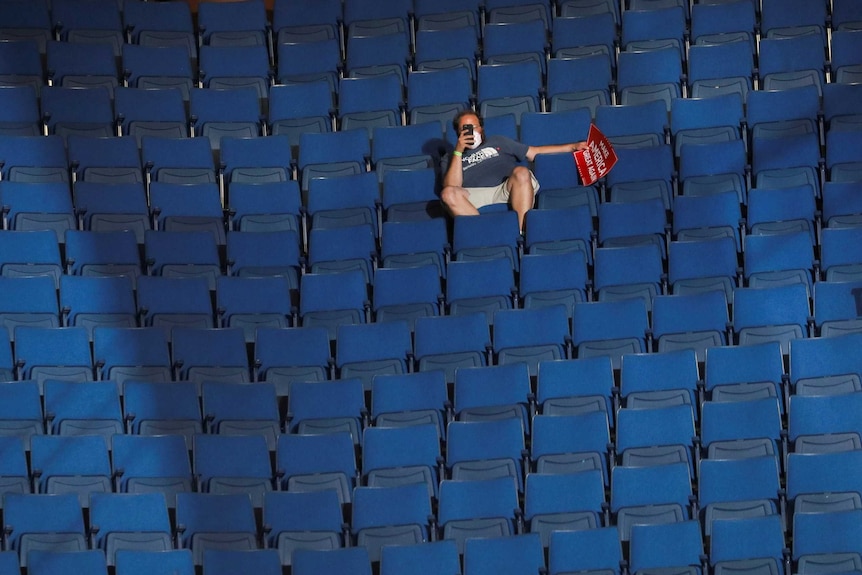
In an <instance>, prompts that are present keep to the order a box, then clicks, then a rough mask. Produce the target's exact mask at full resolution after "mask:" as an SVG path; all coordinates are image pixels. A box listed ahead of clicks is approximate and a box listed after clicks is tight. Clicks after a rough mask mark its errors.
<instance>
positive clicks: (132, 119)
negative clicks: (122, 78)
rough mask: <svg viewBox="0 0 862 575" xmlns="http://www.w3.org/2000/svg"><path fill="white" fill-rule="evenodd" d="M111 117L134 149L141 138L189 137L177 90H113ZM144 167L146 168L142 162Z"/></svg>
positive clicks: (179, 93) (186, 115) (140, 141)
mask: <svg viewBox="0 0 862 575" xmlns="http://www.w3.org/2000/svg"><path fill="white" fill-rule="evenodd" d="M114 113H115V115H116V118H117V123H118V124H119V131H120V133H121V134H122V135H126V136H133V137H134V138H135V140H136V141H137V144H138V147H140V146H141V145H142V144H143V139H144V137H145V136H146V137H164V138H185V137H187V136H188V135H189V119H188V114H187V112H186V105H185V103H184V101H183V94H182V92H181V91H180V90H177V89H158V90H157V89H148V88H134V87H128V88H127V87H122V88H117V90H116V91H115V94H114ZM150 146H152V144H150ZM144 167H147V166H146V162H144Z"/></svg>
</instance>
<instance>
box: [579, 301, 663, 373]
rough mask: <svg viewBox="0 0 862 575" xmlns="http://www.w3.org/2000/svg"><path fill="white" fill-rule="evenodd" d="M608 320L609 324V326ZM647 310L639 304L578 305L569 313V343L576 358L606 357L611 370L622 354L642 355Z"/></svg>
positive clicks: (646, 337) (605, 303) (625, 302)
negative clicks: (609, 362)
mask: <svg viewBox="0 0 862 575" xmlns="http://www.w3.org/2000/svg"><path fill="white" fill-rule="evenodd" d="M609 318H613V321H612V322H610V323H609V321H608V320H609ZM647 321H648V320H647V311H646V306H645V305H644V303H643V301H641V300H637V299H624V300H619V301H607V302H579V303H576V304H575V307H574V310H573V312H572V322H573V323H572V326H573V327H572V344H573V345H574V346H575V349H576V352H577V357H578V358H584V357H593V356H598V355H601V356H610V357H611V359H612V362H613V365H614V367H615V368H617V367H619V365H620V361H621V357H622V355H623V354H625V353H645V352H646V351H647V350H648V349H649V345H650V344H648V342H647V339H648V338H649V336H648V334H647V327H648V323H647Z"/></svg>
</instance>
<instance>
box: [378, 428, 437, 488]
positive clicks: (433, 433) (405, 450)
mask: <svg viewBox="0 0 862 575" xmlns="http://www.w3.org/2000/svg"><path fill="white" fill-rule="evenodd" d="M439 433H440V432H439V428H438V427H437V426H436V425H433V424H420V423H417V424H413V425H402V426H399V427H369V428H367V429H366V430H365V431H364V432H363V436H362V441H363V446H362V474H363V476H364V477H365V484H366V485H368V486H369V487H394V486H399V485H411V484H419V485H421V486H423V487H425V488H426V492H427V495H428V497H429V498H433V497H436V496H437V486H438V482H439V475H440V474H439V472H438V467H439V461H440V457H441V455H440V435H439Z"/></svg>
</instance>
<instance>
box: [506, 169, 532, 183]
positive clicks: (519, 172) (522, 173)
mask: <svg viewBox="0 0 862 575" xmlns="http://www.w3.org/2000/svg"><path fill="white" fill-rule="evenodd" d="M510 177H511V178H512V180H514V181H515V182H517V183H518V184H528V183H529V184H530V185H532V183H533V174H532V173H530V170H529V168H526V167H524V166H516V167H515V169H514V170H512V175H511V176H510Z"/></svg>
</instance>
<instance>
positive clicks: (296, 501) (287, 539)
mask: <svg viewBox="0 0 862 575" xmlns="http://www.w3.org/2000/svg"><path fill="white" fill-rule="evenodd" d="M263 522H264V525H265V526H266V528H267V531H266V538H267V545H268V547H269V548H272V549H276V550H277V552H278V555H279V558H280V560H281V564H282V565H290V564H291V555H292V553H293V550H294V549H299V548H309V549H337V548H339V547H341V546H343V545H344V539H345V534H344V531H345V523H344V518H343V516H342V513H341V503H340V502H339V500H338V494H337V493H336V492H335V490H332V489H322V490H320V491H269V492H267V493H265V494H264V500H263Z"/></svg>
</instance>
